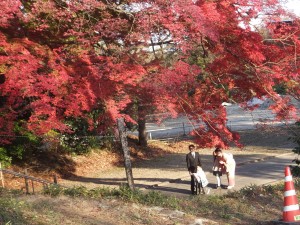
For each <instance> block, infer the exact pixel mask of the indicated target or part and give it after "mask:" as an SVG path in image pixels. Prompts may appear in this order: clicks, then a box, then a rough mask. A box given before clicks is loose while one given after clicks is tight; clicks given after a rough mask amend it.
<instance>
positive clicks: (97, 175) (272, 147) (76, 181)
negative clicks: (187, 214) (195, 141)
mask: <svg viewBox="0 0 300 225" xmlns="http://www.w3.org/2000/svg"><path fill="white" fill-rule="evenodd" d="M288 132H289V130H288V129H276V130H274V129H273V130H265V131H262V130H260V131H259V130H256V131H253V130H249V131H243V132H242V133H241V137H242V142H243V143H244V144H245V148H244V149H243V150H240V149H238V148H231V149H230V150H229V151H230V152H231V153H233V155H234V157H235V159H236V162H237V164H240V163H243V162H248V161H255V160H257V159H261V158H266V157H271V156H275V155H278V154H282V153H287V152H291V149H292V148H293V147H294V144H293V143H292V142H291V141H289V140H288V137H289V133H288ZM190 143H191V142H188V141H184V142H179V143H175V144H169V143H165V146H166V147H170V146H171V147H172V148H174V149H176V151H175V152H176V153H172V154H166V155H163V156H162V157H158V158H153V159H150V160H142V161H138V162H134V163H133V176H134V182H135V185H136V186H137V187H139V188H151V187H155V186H158V185H160V184H162V183H164V182H172V181H176V180H179V179H182V180H184V179H185V178H187V177H188V173H187V170H186V164H185V155H186V153H187V151H186V149H187V146H188V145H189V144H190ZM156 144H157V143H151V145H154V146H155V145H156ZM159 144H160V147H161V148H162V146H161V145H162V144H161V143H159ZM198 151H199V153H200V154H201V156H202V163H203V165H204V166H203V167H204V170H205V171H210V169H211V165H212V156H211V154H212V151H213V149H198ZM61 182H62V183H63V184H65V185H68V186H78V185H84V186H86V187H88V188H96V187H101V186H106V187H117V186H119V185H120V184H122V183H125V182H126V176H125V171H124V168H123V167H113V168H110V169H107V170H103V169H100V165H99V170H97V169H96V168H95V170H93V172H92V173H89V174H83V175H80V176H74V177H71V178H69V179H68V180H62V181H61ZM182 191H183V190H182ZM179 192H180V191H178V193H179ZM172 193H173V194H174V193H175V194H176V191H175V192H172Z"/></svg>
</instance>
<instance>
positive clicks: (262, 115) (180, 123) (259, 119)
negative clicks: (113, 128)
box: [133, 102, 300, 139]
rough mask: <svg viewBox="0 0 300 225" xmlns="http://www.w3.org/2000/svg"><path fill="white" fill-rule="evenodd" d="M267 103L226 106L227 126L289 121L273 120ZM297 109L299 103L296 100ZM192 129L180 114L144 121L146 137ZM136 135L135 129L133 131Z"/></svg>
mask: <svg viewBox="0 0 300 225" xmlns="http://www.w3.org/2000/svg"><path fill="white" fill-rule="evenodd" d="M268 106H269V103H264V104H262V105H261V106H260V107H259V108H257V109H255V110H253V111H250V110H244V109H242V108H241V107H240V106H239V105H237V104H234V105H230V106H226V110H227V119H228V121H227V126H228V127H229V128H230V129H231V130H233V131H241V130H248V129H256V128H257V126H259V125H260V124H266V125H270V126H280V125H284V124H286V123H294V122H295V121H292V120H291V121H289V122H278V121H274V118H275V116H274V114H273V113H272V111H271V110H268ZM297 106H298V109H299V108H300V107H299V103H298V102H297ZM148 117H149V118H152V119H153V118H155V117H158V118H159V117H162V115H160V114H157V115H149V116H148ZM193 129H194V125H192V124H191V123H190V121H189V120H188V119H187V118H186V117H185V116H181V117H178V118H176V119H167V120H164V121H163V122H162V123H161V124H157V123H155V122H148V123H146V131H147V134H148V139H167V138H177V137H178V138H179V137H182V136H184V135H188V134H189V133H190V132H191V131H192V130H193ZM133 134H135V135H137V131H135V132H133Z"/></svg>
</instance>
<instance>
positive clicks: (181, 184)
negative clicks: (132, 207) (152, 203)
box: [149, 153, 295, 196]
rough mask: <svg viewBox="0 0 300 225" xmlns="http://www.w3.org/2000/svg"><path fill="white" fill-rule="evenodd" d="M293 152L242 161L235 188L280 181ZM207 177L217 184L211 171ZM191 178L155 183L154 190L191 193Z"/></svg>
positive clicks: (221, 191)
mask: <svg viewBox="0 0 300 225" xmlns="http://www.w3.org/2000/svg"><path fill="white" fill-rule="evenodd" d="M294 157H295V156H294V154H293V153H288V154H282V155H278V156H276V157H268V158H267V159H265V160H261V161H258V162H249V163H241V164H243V165H238V166H237V169H236V186H235V188H234V190H239V189H241V188H243V187H245V186H250V185H264V184H271V183H274V182H278V181H281V180H283V179H284V169H285V167H286V166H288V165H291V164H292V160H293V159H294ZM207 178H208V180H209V181H210V184H209V187H213V186H214V185H215V181H216V179H215V177H214V176H213V175H212V174H211V173H207ZM189 181H190V178H189V176H186V177H183V178H180V179H177V180H173V182H163V183H160V184H157V185H155V187H153V188H149V189H152V190H158V191H162V192H163V193H165V194H172V195H176V196H187V195H190V191H189V189H190V183H189ZM222 182H223V184H224V185H225V184H227V181H226V177H225V176H223V177H222ZM228 191H229V190H226V189H220V190H215V189H211V194H223V193H227V192H228Z"/></svg>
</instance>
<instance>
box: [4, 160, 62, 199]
mask: <svg viewBox="0 0 300 225" xmlns="http://www.w3.org/2000/svg"><path fill="white" fill-rule="evenodd" d="M3 174H10V175H13V176H15V177H20V178H24V182H25V191H26V194H29V193H30V190H29V189H30V188H29V181H31V187H32V193H33V194H34V193H35V188H34V182H38V183H41V184H42V185H43V188H44V189H45V188H48V186H49V185H58V186H60V187H63V188H67V187H65V186H63V185H60V184H58V183H57V177H56V176H55V175H54V176H53V182H51V181H48V180H44V179H41V178H37V177H33V176H30V175H28V174H27V169H25V171H24V173H19V172H15V171H12V170H8V169H3V168H2V167H1V163H0V181H1V186H2V187H3V188H4V187H5V186H4V175H3Z"/></svg>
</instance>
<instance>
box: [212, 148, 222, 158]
mask: <svg viewBox="0 0 300 225" xmlns="http://www.w3.org/2000/svg"><path fill="white" fill-rule="evenodd" d="M214 155H215V156H218V157H222V156H223V152H222V150H221V149H220V148H216V149H215V151H214Z"/></svg>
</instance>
